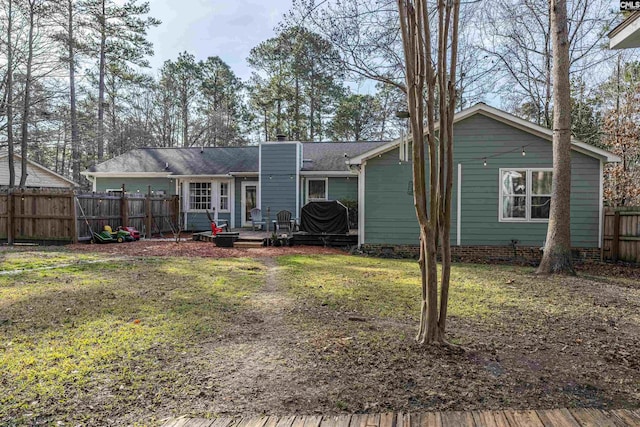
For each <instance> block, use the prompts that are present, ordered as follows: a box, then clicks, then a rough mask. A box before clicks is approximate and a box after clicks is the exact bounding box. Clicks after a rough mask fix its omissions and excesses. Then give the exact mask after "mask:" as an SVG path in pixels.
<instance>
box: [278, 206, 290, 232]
mask: <svg viewBox="0 0 640 427" xmlns="http://www.w3.org/2000/svg"><path fill="white" fill-rule="evenodd" d="M273 225H274V230H275V232H276V233H277V232H279V231H286V232H287V233H290V232H292V231H293V228H292V225H291V212H289V211H280V212H278V213H277V214H276V219H275V220H274V221H273Z"/></svg>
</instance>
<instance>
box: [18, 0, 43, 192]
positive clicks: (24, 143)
mask: <svg viewBox="0 0 640 427" xmlns="http://www.w3.org/2000/svg"><path fill="white" fill-rule="evenodd" d="M38 6H39V1H38V0H28V1H27V2H26V7H27V11H26V12H27V19H28V22H29V23H28V25H29V35H28V36H27V62H26V77H25V83H24V101H23V102H24V105H23V110H22V135H21V141H20V153H21V159H22V160H21V166H22V174H21V176H20V187H22V188H24V187H26V185H27V176H28V175H29V174H28V173H27V156H28V150H27V148H28V142H29V117H30V115H31V85H32V83H33V82H32V78H33V45H34V38H35V36H34V31H35V27H36V18H37V9H38Z"/></svg>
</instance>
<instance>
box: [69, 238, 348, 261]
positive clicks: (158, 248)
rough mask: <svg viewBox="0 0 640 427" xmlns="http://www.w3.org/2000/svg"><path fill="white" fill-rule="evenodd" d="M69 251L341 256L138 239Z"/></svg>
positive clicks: (318, 250)
mask: <svg viewBox="0 0 640 427" xmlns="http://www.w3.org/2000/svg"><path fill="white" fill-rule="evenodd" d="M67 248H69V249H70V250H72V251H77V252H86V251H91V252H100V253H107V254H118V255H131V256H178V257H206V258H242V257H274V256H280V255H288V254H337V253H344V252H343V251H340V250H339V249H332V248H324V247H321V246H292V247H264V248H248V249H238V248H219V247H217V246H216V245H214V244H213V243H211V242H196V241H193V240H190V239H188V238H187V240H185V241H181V242H180V243H175V242H170V241H164V240H149V241H145V240H139V241H137V242H128V243H122V244H103V245H98V244H93V245H89V244H88V243H78V244H75V245H68V246H67Z"/></svg>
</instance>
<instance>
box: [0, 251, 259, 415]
mask: <svg viewBox="0 0 640 427" xmlns="http://www.w3.org/2000/svg"><path fill="white" fill-rule="evenodd" d="M97 259H98V256H97V255H93V256H92V255H78V254H73V253H66V252H15V253H6V252H5V253H3V261H2V263H0V270H5V271H6V270H8V269H10V268H42V267H51V266H53V265H54V263H59V264H68V263H69V262H71V263H72V265H69V266H65V267H61V268H56V269H51V270H35V271H30V272H24V273H21V274H11V275H1V276H0V354H1V355H2V363H0V378H2V380H0V381H1V382H0V387H1V390H2V392H0V424H3V423H6V422H9V421H11V422H15V423H17V424H22V423H25V424H26V423H31V422H35V421H37V420H38V419H43V420H46V421H49V422H50V421H56V420H58V419H62V420H66V419H68V418H70V419H73V420H75V421H77V422H81V423H82V422H86V421H88V420H93V421H94V422H96V412H94V410H95V411H97V412H98V413H99V415H104V414H110V416H112V417H115V418H117V417H118V416H119V415H122V414H123V413H126V412H125V411H129V410H131V408H132V407H136V406H137V405H138V403H142V404H144V405H146V406H153V405H154V402H161V401H162V400H163V398H164V396H168V395H173V394H174V393H179V394H181V395H182V397H183V398H185V399H187V398H188V396H189V393H192V392H193V393H196V394H197V393H200V390H199V389H197V390H190V384H189V378H188V375H186V374H188V369H185V367H184V366H183V364H182V363H176V360H177V359H180V357H181V355H182V354H183V353H184V352H189V351H191V348H192V347H193V346H194V345H195V344H197V342H198V341H199V340H200V339H202V338H203V337H208V336H211V335H212V334H216V333H219V332H220V331H221V330H223V329H224V328H225V322H227V320H228V317H229V316H230V314H231V313H233V312H234V311H237V310H241V309H242V306H243V304H244V302H245V301H246V299H245V297H247V296H248V295H251V294H252V293H254V292H256V291H257V290H258V289H259V288H260V286H261V285H262V282H263V278H262V277H263V272H262V267H261V264H260V263H257V262H255V261H252V260H247V259H225V260H216V261H215V262H214V261H212V260H207V261H203V260H202V259H175V258H171V259H166V258H164V259H162V258H148V259H131V260H126V261H122V260H119V261H114V262H101V263H86V264H83V263H77V262H78V261H80V262H82V261H89V260H90V261H96V260H97ZM106 261H108V260H106ZM138 409H141V408H138ZM58 417H59V418H58ZM98 420H100V421H98V424H108V419H107V418H98Z"/></svg>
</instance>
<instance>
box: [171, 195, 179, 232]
mask: <svg viewBox="0 0 640 427" xmlns="http://www.w3.org/2000/svg"><path fill="white" fill-rule="evenodd" d="M171 209H172V210H173V212H171V214H172V215H171V216H172V218H171V220H172V221H173V223H174V224H175V225H176V227H177V228H180V196H178V195H175V196H173V206H171Z"/></svg>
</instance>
